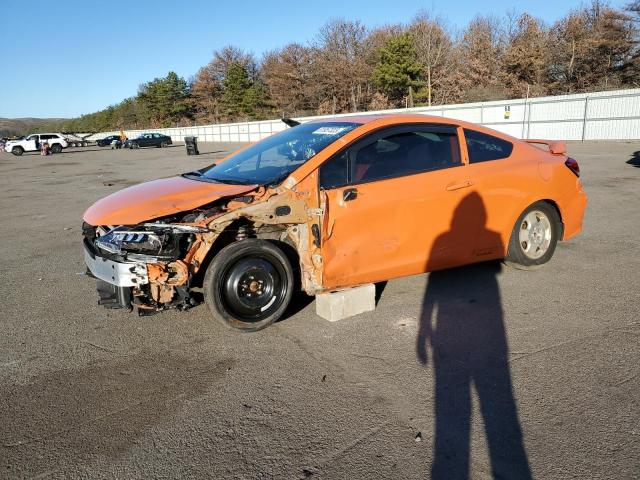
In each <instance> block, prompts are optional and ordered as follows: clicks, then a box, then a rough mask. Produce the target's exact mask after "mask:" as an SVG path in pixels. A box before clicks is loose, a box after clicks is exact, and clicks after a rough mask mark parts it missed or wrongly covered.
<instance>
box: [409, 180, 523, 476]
mask: <svg viewBox="0 0 640 480" xmlns="http://www.w3.org/2000/svg"><path fill="white" fill-rule="evenodd" d="M486 217H487V215H486V210H485V207H484V203H483V201H482V199H481V197H480V196H479V195H478V194H477V193H471V194H469V195H467V196H466V197H465V198H464V199H463V200H462V201H461V202H460V204H459V205H458V207H457V208H456V211H455V214H454V217H453V220H452V222H451V227H450V230H449V231H448V232H446V233H444V234H442V235H441V236H440V237H438V238H437V239H436V241H435V243H434V245H433V249H432V252H442V251H443V249H444V248H446V247H448V246H451V245H455V244H459V243H458V242H459V240H460V239H461V237H462V236H466V237H469V238H466V239H465V240H466V241H467V242H468V244H471V245H472V246H473V245H474V241H475V239H477V238H482V239H483V244H485V245H487V244H490V245H493V244H494V243H495V245H501V243H502V242H501V239H500V236H499V235H498V233H497V232H493V231H491V230H488V229H487V228H486V226H485V223H486ZM471 231H475V235H470V232H471ZM489 241H490V242H492V243H489ZM427 267H429V265H427ZM500 269H501V265H500V263H498V262H486V263H481V264H475V265H471V266H467V267H461V268H455V269H450V270H442V271H435V272H432V273H430V274H429V283H428V285H427V289H426V293H425V297H424V303H423V306H422V313H421V318H420V326H419V331H418V338H417V345H416V353H417V357H418V360H419V361H420V362H421V363H422V364H424V365H427V364H428V357H429V355H428V349H429V347H430V350H431V357H432V362H433V368H434V371H435V383H436V386H435V417H436V419H435V442H434V459H433V463H432V468H431V478H432V479H437V480H440V479H447V480H456V479H467V478H469V457H470V427H471V415H472V411H471V396H472V391H473V390H475V392H476V394H477V398H478V403H479V406H480V413H481V415H482V419H483V422H484V431H485V435H486V439H487V443H488V446H489V448H488V450H489V456H490V460H491V469H492V473H493V477H494V478H504V479H513V480H515V479H530V478H532V477H531V471H530V469H529V462H528V460H527V455H526V452H525V448H524V443H523V439H522V431H521V428H520V423H519V420H518V413H517V408H516V403H515V399H514V396H513V388H512V384H511V374H510V370H509V362H508V360H509V359H508V350H509V349H508V345H507V338H506V334H505V327H504V323H503V313H502V304H501V300H500V289H499V287H498V282H497V278H496V275H497V274H498V273H499V272H500Z"/></svg>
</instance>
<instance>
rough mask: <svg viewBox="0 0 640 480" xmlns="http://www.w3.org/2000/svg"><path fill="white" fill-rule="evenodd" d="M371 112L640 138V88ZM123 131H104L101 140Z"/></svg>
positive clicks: (243, 127) (229, 136)
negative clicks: (415, 114)
mask: <svg viewBox="0 0 640 480" xmlns="http://www.w3.org/2000/svg"><path fill="white" fill-rule="evenodd" d="M366 113H420V114H425V115H435V116H439V117H448V118H453V119H459V120H466V121H469V122H474V123H479V124H482V125H485V126H487V127H489V128H493V129H495V130H499V131H501V132H504V133H508V134H509V135H512V136H514V137H518V138H544V139H549V140H626V139H640V89H629V90H616V91H608V92H596V93H587V94H584V93H582V94H575V95H561V96H556V97H540V98H530V99H523V98H521V99H516V100H498V101H492V102H479V103H466V104H458V105H441V106H436V107H414V108H402V109H395V110H378V111H374V112H366ZM361 114H362V112H359V113H346V114H340V115H325V116H315V117H301V118H297V119H296V120H299V121H301V122H305V121H309V120H315V119H322V118H335V117H349V116H351V115H361ZM286 128H288V127H287V126H286V125H285V124H284V123H282V121H281V120H279V119H278V120H265V121H259V122H241V123H226V124H217V125H201V126H193V127H176V128H153V129H147V130H125V134H126V135H127V137H129V138H135V137H137V136H138V135H139V134H141V133H143V132H159V133H163V134H165V135H170V136H171V137H172V139H173V140H174V141H184V137H187V136H195V137H198V140H199V141H201V142H254V141H257V140H260V139H262V138H265V137H268V136H269V135H272V134H273V133H277V132H280V131H282V130H285V129H286ZM117 133H119V132H101V133H97V134H95V135H93V136H91V137H89V138H90V139H93V140H97V139H100V138H104V137H106V136H108V135H115V134H117Z"/></svg>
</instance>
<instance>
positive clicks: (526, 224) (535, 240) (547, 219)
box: [505, 202, 562, 270]
mask: <svg viewBox="0 0 640 480" xmlns="http://www.w3.org/2000/svg"><path fill="white" fill-rule="evenodd" d="M561 231H562V222H561V220H560V216H559V215H558V212H557V211H556V209H555V208H553V207H552V206H551V205H550V204H548V203H546V202H537V203H534V204H533V205H531V206H529V207H528V208H527V209H526V210H525V211H524V212H522V215H520V217H519V218H518V220H517V221H516V224H515V225H514V227H513V231H512V232H511V238H510V239H509V250H508V252H507V258H506V259H505V263H506V264H507V265H509V266H511V267H514V268H517V269H519V270H535V269H537V268H540V267H541V266H542V265H544V264H545V263H547V262H548V261H549V260H551V257H553V253H554V252H555V250H556V245H557V244H558V239H559V238H560V232H561Z"/></svg>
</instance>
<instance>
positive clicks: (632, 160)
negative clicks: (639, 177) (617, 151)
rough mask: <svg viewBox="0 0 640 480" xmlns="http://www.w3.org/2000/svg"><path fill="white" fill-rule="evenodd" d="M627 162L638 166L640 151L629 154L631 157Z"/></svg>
mask: <svg viewBox="0 0 640 480" xmlns="http://www.w3.org/2000/svg"><path fill="white" fill-rule="evenodd" d="M627 163H628V164H629V165H633V166H634V167H638V168H640V151H637V152H633V155H631V158H630V159H629V160H627Z"/></svg>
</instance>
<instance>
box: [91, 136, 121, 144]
mask: <svg viewBox="0 0 640 480" xmlns="http://www.w3.org/2000/svg"><path fill="white" fill-rule="evenodd" d="M114 140H116V141H118V142H119V141H120V135H109V136H108V137H104V138H101V139H100V140H96V144H97V145H98V146H99V147H108V146H109V145H111V142H113V141H114Z"/></svg>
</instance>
